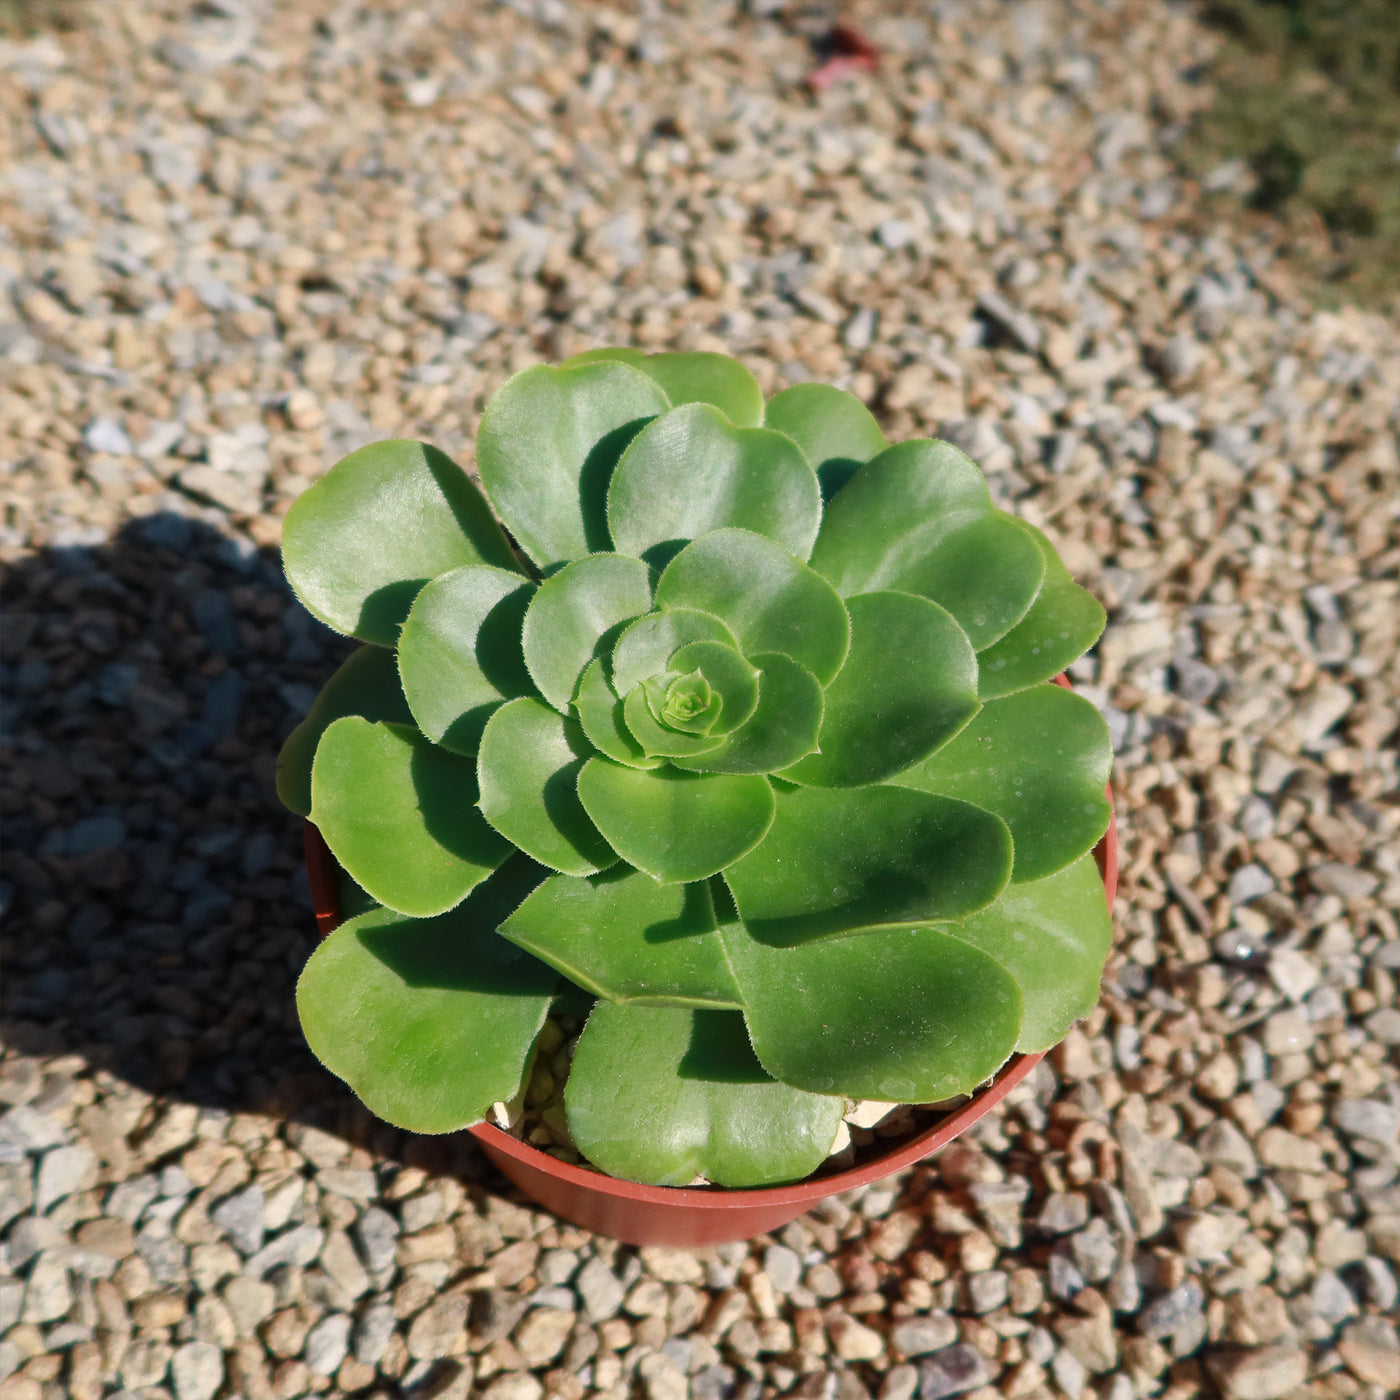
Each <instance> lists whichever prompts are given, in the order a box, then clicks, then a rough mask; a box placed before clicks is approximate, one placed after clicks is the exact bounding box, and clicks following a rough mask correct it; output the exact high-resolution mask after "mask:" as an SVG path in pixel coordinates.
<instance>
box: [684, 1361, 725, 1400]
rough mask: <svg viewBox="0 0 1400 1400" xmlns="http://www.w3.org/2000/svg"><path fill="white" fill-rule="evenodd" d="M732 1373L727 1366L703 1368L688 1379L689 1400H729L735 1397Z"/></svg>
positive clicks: (716, 1365) (715, 1365) (717, 1365)
mask: <svg viewBox="0 0 1400 1400" xmlns="http://www.w3.org/2000/svg"><path fill="white" fill-rule="evenodd" d="M734 1381H735V1377H734V1371H733V1369H732V1368H731V1367H729V1366H721V1365H719V1364H714V1365H710V1366H703V1367H701V1369H700V1370H698V1371H697V1372H696V1373H695V1374H694V1375H693V1376H692V1377H691V1378H690V1394H691V1400H731V1397H733V1396H734V1395H735V1386H734Z"/></svg>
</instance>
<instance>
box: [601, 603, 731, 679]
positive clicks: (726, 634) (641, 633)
mask: <svg viewBox="0 0 1400 1400" xmlns="http://www.w3.org/2000/svg"><path fill="white" fill-rule="evenodd" d="M690 642H723V643H724V644H725V645H726V646H728V647H735V642H734V637H733V635H732V634H731V633H730V631H729V629H728V628H727V627H726V626H725V625H724V623H722V622H721V621H720V620H719V618H717V617H711V616H710V615H709V614H708V613H703V612H697V611H696V610H695V609H693V608H670V609H668V610H667V611H665V612H656V613H648V614H647V616H646V617H639V618H638V619H637V620H636V621H635V622H634V623H632V624H631V625H630V626H629V627H628V628H627V629H626V630H625V631H624V632H623V633H622V635H621V636H620V637H619V638H618V639H617V645H616V646H615V647H614V648H613V654H612V684H613V689H614V690H615V691H616V692H617V693H618V694H619V695H622V696H625V695H627V693H628V692H629V691H630V690H632V689H633V688H634V687H636V686H639V685H641V683H642V682H643V681H645V680H650V679H651V677H652V676H658V675H661V674H662V673H663V672H665V671H669V670H670V669H671V658H672V657H673V656H674V655H675V654H676V653H677V652H678V651H679V650H680V649H681V648H682V647H683V646H686V645H687V644H688V643H690ZM735 649H736V650H737V647H735Z"/></svg>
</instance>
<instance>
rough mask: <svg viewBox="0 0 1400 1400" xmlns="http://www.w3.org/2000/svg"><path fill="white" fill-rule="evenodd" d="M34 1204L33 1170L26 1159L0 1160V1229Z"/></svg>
mask: <svg viewBox="0 0 1400 1400" xmlns="http://www.w3.org/2000/svg"><path fill="white" fill-rule="evenodd" d="M33 1204H34V1172H33V1169H32V1168H31V1167H30V1165H29V1163H28V1162H27V1161H25V1162H0V1230H3V1229H4V1228H5V1226H7V1225H8V1224H9V1223H10V1221H12V1220H13V1219H14V1218H15V1216H17V1215H22V1214H23V1213H24V1212H25V1211H27V1210H28V1209H29V1208H30V1206H32V1205H33Z"/></svg>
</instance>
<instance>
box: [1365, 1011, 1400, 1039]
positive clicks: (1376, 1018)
mask: <svg viewBox="0 0 1400 1400" xmlns="http://www.w3.org/2000/svg"><path fill="white" fill-rule="evenodd" d="M1364 1025H1365V1027H1366V1034H1367V1035H1369V1036H1370V1037H1371V1039H1372V1040H1379V1041H1380V1042H1381V1044H1382V1045H1400V1011H1397V1010H1396V1009H1395V1007H1393V1006H1383V1007H1381V1008H1380V1010H1379V1011H1373V1012H1371V1014H1370V1015H1369V1016H1368V1017H1367V1018H1366V1020H1365V1022H1364Z"/></svg>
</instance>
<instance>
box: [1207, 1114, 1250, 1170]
mask: <svg viewBox="0 0 1400 1400" xmlns="http://www.w3.org/2000/svg"><path fill="white" fill-rule="evenodd" d="M1196 1147H1197V1150H1198V1151H1199V1152H1200V1154H1201V1156H1202V1158H1203V1159H1204V1160H1205V1161H1207V1162H1209V1163H1210V1164H1211V1165H1212V1166H1220V1167H1229V1169H1230V1170H1231V1171H1233V1172H1238V1173H1239V1175H1240V1176H1242V1177H1243V1178H1244V1179H1245V1180H1246V1181H1251V1180H1253V1179H1254V1178H1255V1177H1256V1176H1258V1175H1259V1159H1258V1157H1256V1156H1255V1153H1254V1148H1253V1147H1252V1146H1251V1144H1250V1141H1249V1139H1248V1138H1247V1137H1245V1135H1244V1134H1243V1133H1242V1132H1240V1130H1239V1129H1238V1128H1237V1127H1236V1126H1235V1125H1234V1124H1233V1123H1232V1122H1231V1121H1230V1120H1229V1119H1228V1118H1217V1119H1215V1120H1214V1121H1213V1122H1212V1123H1210V1124H1209V1125H1208V1126H1207V1127H1206V1128H1205V1130H1204V1131H1203V1132H1202V1133H1201V1135H1200V1137H1199V1138H1198V1139H1197V1140H1196Z"/></svg>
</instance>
